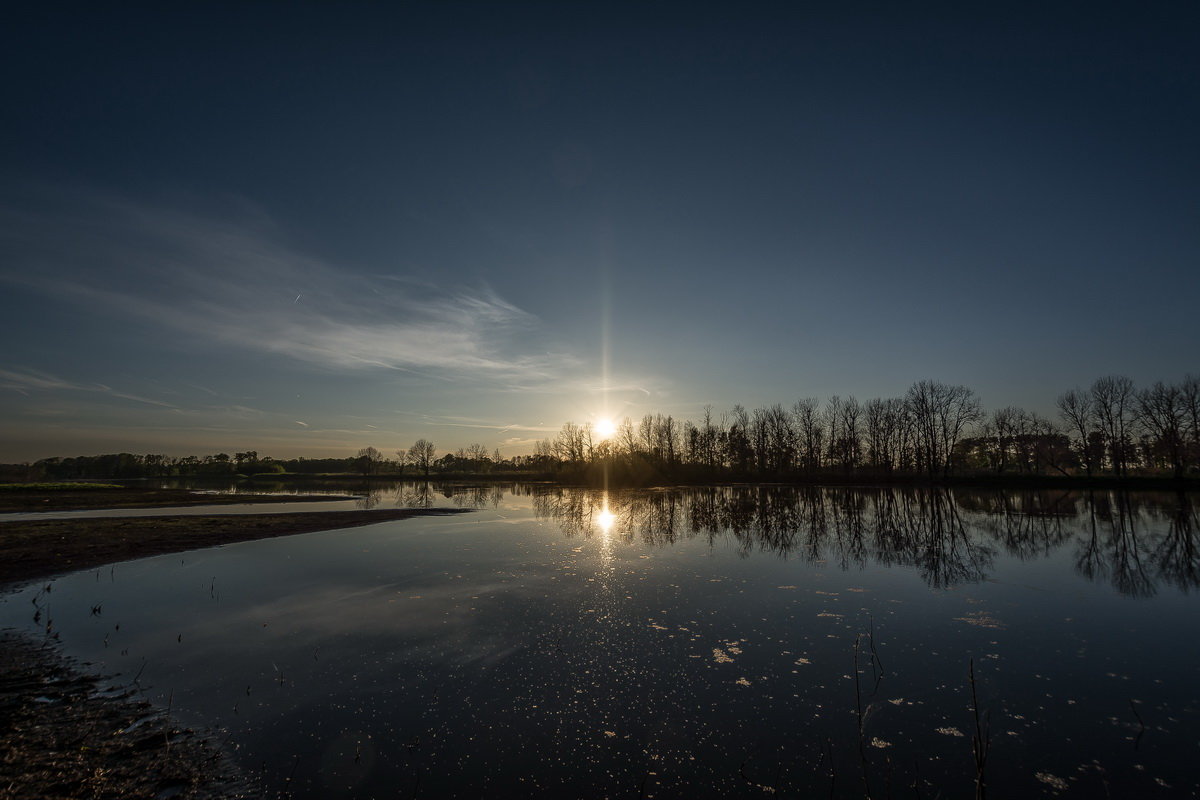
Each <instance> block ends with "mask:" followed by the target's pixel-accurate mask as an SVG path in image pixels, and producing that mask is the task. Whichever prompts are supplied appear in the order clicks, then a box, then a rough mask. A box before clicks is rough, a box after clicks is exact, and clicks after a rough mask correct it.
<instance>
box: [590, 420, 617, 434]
mask: <svg viewBox="0 0 1200 800" xmlns="http://www.w3.org/2000/svg"><path fill="white" fill-rule="evenodd" d="M592 430H594V431H595V432H596V435H597V436H598V437H600V438H601V439H611V438H612V437H613V436H614V435H615V434H616V432H617V426H616V425H615V424H614V423H613V421H612V420H611V419H608V418H607V417H601V418H600V419H598V420H596V424H595V425H594V426H593V427H592Z"/></svg>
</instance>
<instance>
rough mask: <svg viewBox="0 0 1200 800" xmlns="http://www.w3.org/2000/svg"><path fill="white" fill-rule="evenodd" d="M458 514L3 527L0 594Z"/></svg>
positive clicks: (331, 514) (113, 520)
mask: <svg viewBox="0 0 1200 800" xmlns="http://www.w3.org/2000/svg"><path fill="white" fill-rule="evenodd" d="M457 513H462V512H461V511H460V510H459V509H389V510H385V511H314V512H307V513H306V512H302V511H301V512H296V513H287V514H223V515H213V516H207V515H205V516H178V517H166V516H163V517H101V518H94V519H59V520H50V519H47V520H29V521H21V522H0V586H2V585H4V584H14V583H23V582H26V581H31V580H35V579H40V578H46V577H49V576H52V575H58V574H62V573H65V572H74V571H76V570H81V569H89V568H93V567H99V566H102V565H104V564H110V563H112V562H114V561H128V560H129V559H132V558H142V557H143V556H153V555H160V554H162V553H174V552H178V551H181V550H195V549H197V548H201V547H212V546H214V545H218V544H228V543H230V542H242V541H248V540H250V539H266V538H270V537H273V536H287V535H289V534H294V533H310V532H312V531H324V530H332V529H335V528H353V527H358V526H361V525H371V524H374V523H376V522H388V521H390V520H396V519H407V518H409V517H415V516H422V515H443V514H457Z"/></svg>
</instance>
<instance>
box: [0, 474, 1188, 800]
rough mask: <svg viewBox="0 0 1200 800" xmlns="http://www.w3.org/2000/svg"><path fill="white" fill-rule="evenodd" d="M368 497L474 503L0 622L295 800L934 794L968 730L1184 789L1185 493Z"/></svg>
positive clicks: (393, 490) (493, 490)
mask: <svg viewBox="0 0 1200 800" xmlns="http://www.w3.org/2000/svg"><path fill="white" fill-rule="evenodd" d="M368 502H370V503H371V504H374V505H376V506H377V507H391V506H393V505H396V504H399V505H414V506H434V505H438V506H466V507H473V508H477V509H479V510H478V511H477V513H474V514H467V515H459V516H455V517H449V518H428V519H412V520H405V521H400V522H390V523H381V524H378V525H374V526H370V527H366V528H357V529H352V530H347V531H334V532H328V533H317V534H308V535H304V536H297V537H290V538H286V539H275V540H265V541H258V542H248V543H244V544H239V545H232V546H228V547H223V548H219V549H213V550H206V551H197V552H193V553H187V554H183V555H176V556H164V557H158V558H152V559H145V560H141V561H135V562H129V563H124V564H120V565H117V566H116V567H115V568H114V569H111V570H110V569H103V570H100V571H98V572H88V573H82V574H76V575H73V576H69V577H67V578H63V579H60V580H57V581H55V582H54V583H53V586H52V589H51V591H50V592H48V593H47V592H46V591H45V590H44V587H41V588H34V589H29V590H26V591H24V592H21V593H18V594H15V595H10V596H8V597H6V598H4V602H3V604H2V605H0V624H4V625H13V626H18V627H23V628H27V629H30V630H38V631H41V630H43V629H44V626H45V624H46V621H47V619H48V618H49V619H52V620H53V622H52V632H53V633H56V634H57V635H58V636H59V637H60V639H61V642H62V644H63V646H64V649H65V650H66V651H67V652H69V653H71V654H74V655H77V656H80V657H83V658H85V659H88V660H90V661H93V662H95V664H96V668H97V669H98V670H101V671H105V672H109V673H113V672H120V673H121V676H122V677H121V678H120V680H124V681H129V680H131V679H132V678H134V676H135V675H137V674H138V673H139V672H140V677H139V681H138V683H139V685H141V686H142V687H144V688H145V690H146V693H147V695H148V696H149V697H150V698H152V699H154V700H156V701H157V702H160V703H162V704H163V705H166V704H167V703H168V702H169V703H170V706H171V709H172V713H173V714H174V715H176V716H177V717H179V718H181V719H182V720H183V721H185V722H187V723H189V724H205V725H210V726H213V727H216V728H219V729H221V730H222V731H224V732H226V733H227V734H228V737H229V741H230V743H231V744H232V745H236V747H237V748H238V751H237V752H238V756H239V758H240V759H241V762H242V764H243V765H244V766H245V767H246V769H247V770H248V771H250V772H253V773H257V774H261V776H262V779H263V781H264V783H265V785H266V786H267V787H269V788H271V789H276V790H283V789H288V790H290V791H292V792H294V796H296V797H306V798H324V797H412V796H416V797H442V796H461V797H481V796H535V795H536V796H544V797H641V796H644V797H689V798H690V797H717V796H722V797H727V796H735V797H760V796H789V797H797V796H802V797H808V796H820V797H828V796H831V795H832V796H836V797H861V796H863V795H864V793H865V792H866V791H868V790H869V792H870V794H871V795H872V796H873V797H887V796H893V797H916V796H920V797H937V796H943V797H964V796H971V793H972V792H973V782H974V779H975V776H976V774H977V764H976V759H975V757H974V755H973V750H972V744H973V738H974V737H976V736H978V737H980V739H981V740H982V741H983V742H984V744H985V745H986V746H987V748H988V749H987V758H986V763H985V765H984V777H985V779H986V781H987V784H988V788H989V794H990V795H991V796H993V797H1026V796H1051V795H1055V794H1065V795H1069V796H1073V797H1106V796H1111V797H1139V798H1140V797H1192V796H1196V795H1197V794H1198V793H1200V788H1198V787H1200V777H1198V776H1197V774H1196V772H1195V770H1194V769H1193V764H1194V763H1195V761H1196V759H1197V758H1198V757H1200V689H1198V687H1200V658H1198V656H1200V648H1198V647H1197V643H1196V638H1197V634H1198V633H1200V624H1198V614H1197V612H1198V611H1200V604H1198V602H1197V597H1196V594H1195V593H1194V590H1195V589H1196V587H1197V584H1198V583H1200V519H1198V515H1197V508H1198V507H1200V506H1198V505H1197V503H1198V502H1200V501H1198V500H1197V498H1194V497H1189V496H1184V495H1174V494H1115V493H1098V494H1094V495H1089V494H1086V493H1060V492H1055V493H1037V492H1023V493H1003V492H993V491H988V492H973V491H963V490H955V491H946V490H899V489H793V488H759V489H736V488H713V489H687V490H678V491H674V490H672V491H666V490H659V491H642V492H631V493H611V494H607V495H606V494H604V493H602V492H593V491H583V490H566V489H557V488H550V487H503V488H501V487H476V488H470V487H458V488H455V487H433V486H428V485H418V484H404V485H396V486H391V487H388V488H387V489H385V490H383V491H380V492H377V493H376V496H375V497H373V498H370V500H369V501H368ZM93 609H96V613H93ZM36 611H40V614H39V617H38V621H37V622H36V623H35V621H34V620H33V615H34V614H35V612H36ZM118 626H119V627H118ZM972 663H973V665H974V673H975V698H976V700H973V697H972V687H971V684H970V681H969V668H970V665H971V664H972ZM976 709H977V710H978V713H979V724H978V726H977V724H976V716H975V711H976Z"/></svg>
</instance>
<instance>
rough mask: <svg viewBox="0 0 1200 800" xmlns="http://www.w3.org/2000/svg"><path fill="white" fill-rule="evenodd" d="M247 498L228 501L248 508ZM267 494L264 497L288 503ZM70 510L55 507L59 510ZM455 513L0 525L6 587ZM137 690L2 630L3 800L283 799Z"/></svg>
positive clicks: (141, 502) (141, 501)
mask: <svg viewBox="0 0 1200 800" xmlns="http://www.w3.org/2000/svg"><path fill="white" fill-rule="evenodd" d="M114 491H115V490H114ZM86 494H87V495H88V497H87V498H86V500H87V501H89V505H87V506H83V507H87V508H98V507H101V506H97V505H94V504H91V503H94V501H95V495H96V494H97V493H96V492H88V493H86ZM146 494H147V493H146V492H144V491H142V492H138V493H137V495H138V497H137V498H136V502H132V505H134V506H145V505H146V502H145V501H146V499H147V498H146ZM186 494H189V495H190V493H186ZM112 497H113V498H114V499H117V496H116V495H112ZM192 497H198V498H200V499H199V501H193V502H191V503H185V504H195V502H203V503H206V504H207V503H210V502H212V499H213V496H212V495H192ZM223 497H229V496H223ZM246 497H247V496H245V495H240V496H236V497H235V498H233V499H229V500H227V501H225V502H231V503H240V502H248V501H247V499H246ZM261 497H263V498H265V499H264V500H262V501H260V502H278V501H279V499H280V498H279V497H278V496H277V495H276V496H270V495H263V496H261ZM55 499H56V500H57V499H58V498H55ZM131 499H134V498H128V497H127V498H126V500H131ZM289 499H290V498H289ZM318 499H329V498H318ZM117 501H118V502H122V501H121V500H119V499H118V500H117ZM68 502H69V501H68ZM175 505H179V503H176V504H175ZM104 507H108V508H112V507H120V506H111V505H109V506H104ZM64 508H65V507H64V506H63V505H59V504H57V503H56V509H58V510H62V509H64ZM8 510H18V509H11V508H10V509H8ZM455 513H463V512H461V511H460V510H458V509H391V510H385V511H321V512H307V513H306V512H303V511H299V512H294V513H283V514H280V513H274V514H237V515H234V514H225V515H211V516H209V515H205V516H175V517H170V516H157V517H125V518H121V517H107V518H92V519H82V518H76V519H67V520H33V521H20V522H5V523H0V591H3V590H5V589H12V588H14V587H15V586H18V585H21V584H24V583H28V582H31V581H34V580H42V579H46V578H49V577H52V576H54V575H58V574H63V573H66V572H73V571H76V570H81V569H88V568H93V567H99V566H102V565H105V564H109V563H112V562H116V561H125V560H129V559H133V558H141V557H144V556H151V555H160V554H164V553H173V552H180V551H184V550H194V549H197V548H203V547H212V546H214V545H220V544H228V543H232V542H239V541H248V540H251V539H263V538H268V537H275V536H287V535H291V534H298V533H309V532H314V531H321V530H332V529H337V528H349V527H357V526H362V525H370V524H374V523H376V522H386V521H390V520H397V519H406V518H408V517H414V516H424V515H445V514H455ZM120 681H124V683H123V684H121V683H120ZM114 684H116V685H114ZM136 689H137V686H136V682H130V679H129V677H128V676H125V677H123V678H121V679H119V680H118V679H105V678H101V677H96V676H93V675H90V674H89V673H88V671H87V665H86V664H76V663H74V662H72V661H71V660H69V659H67V658H66V657H64V656H63V655H62V654H61V653H60V652H59V651H58V650H57V649H56V648H55V647H54V646H53V644H52V642H49V641H43V640H40V639H39V638H37V637H34V636H32V635H26V634H21V633H17V632H15V631H5V630H0V753H2V755H0V800H26V799H28V800H34V799H35V798H39V799H40V798H45V800H57V799H58V798H62V799H63V800H65V799H66V798H135V799H136V800H141V799H142V798H146V799H147V800H149V798H167V797H171V798H178V799H179V800H210V799H212V798H251V797H264V796H274V793H264V792H263V791H262V788H261V787H258V786H256V785H254V784H253V782H251V781H249V780H248V779H247V778H246V777H245V776H244V775H243V774H242V773H241V772H240V771H239V770H238V769H237V767H236V766H235V765H234V764H233V763H232V761H231V760H230V758H229V753H228V749H227V747H226V746H225V745H224V744H223V743H222V741H221V739H220V737H219V736H218V735H217V734H216V733H215V732H212V731H193V730H188V729H183V728H180V727H179V726H177V725H176V724H174V723H173V722H172V720H171V719H170V716H169V714H168V713H167V711H166V710H164V709H159V708H155V707H153V706H151V705H149V704H148V703H146V702H144V701H142V700H139V699H138V694H137V691H136Z"/></svg>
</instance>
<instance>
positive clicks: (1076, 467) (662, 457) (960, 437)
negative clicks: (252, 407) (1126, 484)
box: [4, 375, 1200, 485]
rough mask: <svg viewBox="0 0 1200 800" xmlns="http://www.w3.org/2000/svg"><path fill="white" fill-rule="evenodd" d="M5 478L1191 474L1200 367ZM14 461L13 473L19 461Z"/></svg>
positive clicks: (49, 462) (37, 471)
mask: <svg viewBox="0 0 1200 800" xmlns="http://www.w3.org/2000/svg"><path fill="white" fill-rule="evenodd" d="M4 473H5V474H6V475H9V476H10V477H13V478H16V479H38V480H40V479H73V478H143V477H174V476H179V477H191V476H197V477H203V476H211V477H234V476H237V475H261V474H264V473H266V474H277V475H278V474H284V473H288V474H296V475H320V474H345V473H356V474H359V475H363V476H382V475H389V476H396V477H406V476H421V477H429V476H430V475H433V474H438V475H450V474H460V475H466V474H470V475H485V474H492V473H503V474H507V475H509V476H514V477H515V476H536V477H557V478H558V479H560V480H564V481H572V482H587V483H595V484H599V483H602V482H604V481H609V482H612V483H616V484H620V483H627V484H643V485H644V484H649V483H655V482H668V481H689V482H698V481H706V480H711V481H720V480H820V479H822V478H824V479H829V478H833V477H837V478H841V479H858V478H864V479H865V478H882V479H897V478H909V479H912V478H924V479H938V478H949V477H952V476H981V475H992V476H997V477H1004V476H1048V475H1061V476H1087V477H1095V476H1111V477H1115V478H1129V477H1132V476H1159V477H1172V478H1175V479H1182V478H1187V477H1196V476H1198V475H1200V377H1197V376H1193V375H1188V376H1186V377H1185V378H1184V379H1183V380H1182V381H1180V382H1178V383H1174V384H1167V383H1163V382H1162V381H1159V382H1156V383H1154V384H1153V385H1151V386H1147V387H1143V388H1140V389H1139V388H1138V387H1136V386H1135V385H1134V383H1133V381H1131V380H1130V379H1129V378H1126V377H1121V376H1112V375H1110V376H1105V377H1102V378H1099V379H1097V380H1096V381H1094V382H1093V383H1092V384H1091V386H1089V387H1087V388H1075V389H1071V390H1069V391H1067V392H1064V393H1063V394H1061V395H1059V396H1058V398H1057V399H1056V402H1055V414H1054V417H1053V418H1050V417H1045V416H1042V415H1041V414H1038V413H1036V412H1032V411H1028V410H1025V409H1022V408H1017V407H1013V406H1008V407H1005V408H999V409H995V410H993V411H990V412H987V411H985V410H984V408H983V404H982V402H981V401H980V399H979V397H978V395H977V394H976V393H975V392H974V391H973V390H972V389H970V388H968V387H966V386H962V385H949V384H944V383H940V382H937V381H932V380H924V381H918V382H917V383H914V384H913V385H912V386H910V387H909V389H908V391H907V392H905V393H904V394H903V395H901V396H897V397H885V398H872V399H870V400H866V401H860V400H858V399H857V398H855V397H853V396H850V397H841V396H839V395H834V396H833V397H830V398H828V399H826V400H825V401H824V402H822V401H820V400H818V399H817V398H813V397H807V398H802V399H800V400H797V401H795V402H794V403H792V405H791V406H788V407H785V406H784V405H782V404H774V405H771V406H767V407H763V408H756V409H754V410H747V409H746V408H745V407H743V406H741V405H735V406H734V407H733V408H732V409H730V410H728V411H725V412H723V413H721V414H719V415H717V414H714V412H713V410H712V407H711V406H706V407H705V409H704V413H703V415H702V416H701V417H700V419H698V420H691V419H677V418H675V417H674V416H671V415H666V414H661V413H651V414H646V415H644V416H642V417H641V418H640V419H637V420H634V419H631V418H629V417H626V418H624V419H622V420H620V422H619V423H618V424H617V426H616V432H615V434H614V435H612V436H610V437H607V438H602V437H600V436H599V435H598V434H597V432H596V429H595V428H594V426H593V425H592V424H590V423H575V422H567V423H566V424H564V425H563V426H562V428H561V430H559V432H558V434H557V435H555V436H553V437H551V438H548V439H545V440H542V441H540V442H537V443H536V445H535V448H534V452H533V454H532V455H522V456H513V457H509V458H505V457H502V456H501V454H500V451H499V450H498V449H492V450H489V449H488V448H487V447H485V446H484V445H483V444H478V443H477V444H472V445H470V446H469V447H465V448H459V449H457V450H455V451H453V452H446V453H441V454H439V452H438V450H437V448H436V447H435V446H434V444H433V442H432V441H430V440H429V439H426V438H420V439H417V440H416V441H415V442H413V444H412V445H411V446H410V447H408V448H403V449H398V450H395V451H393V455H390V456H389V455H385V454H384V452H383V451H381V450H379V449H377V448H375V447H364V448H362V449H361V450H359V451H358V452H357V453H356V454H354V455H352V456H347V457H345V458H295V459H274V458H271V457H269V456H260V455H259V454H258V453H257V452H256V451H254V450H248V451H244V452H235V453H233V454H232V455H231V454H228V453H216V454H212V455H205V456H185V457H182V458H174V457H170V456H167V455H162V454H147V455H136V454H130V453H116V454H105V455H99V456H79V457H75V458H48V459H42V460H41V461H37V462H35V463H34V464H32V465H9V467H8V468H6V469H5V470H4ZM18 473H19V474H18Z"/></svg>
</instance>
